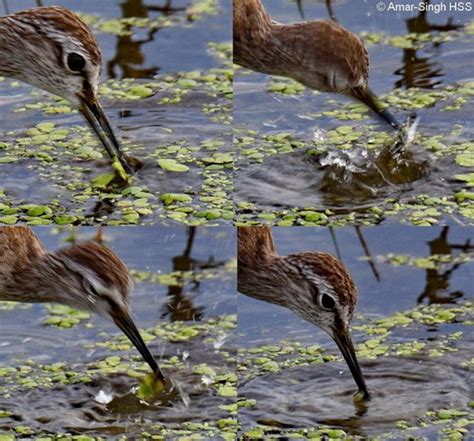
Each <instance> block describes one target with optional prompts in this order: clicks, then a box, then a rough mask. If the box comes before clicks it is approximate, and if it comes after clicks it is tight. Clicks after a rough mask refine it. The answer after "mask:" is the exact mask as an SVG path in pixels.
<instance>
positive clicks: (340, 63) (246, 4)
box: [233, 0, 398, 128]
mask: <svg viewBox="0 0 474 441" xmlns="http://www.w3.org/2000/svg"><path fill="white" fill-rule="evenodd" d="M233 13H234V26H233V27H234V61H235V63H237V64H240V65H241V66H244V67H246V68H248V69H252V70H255V71H257V72H262V73H265V74H270V75H280V76H286V77H290V78H293V79H295V80H297V81H299V82H300V83H302V84H304V85H305V86H307V87H310V88H312V89H317V90H321V91H326V92H337V93H342V94H345V95H348V96H351V97H352V98H355V99H357V100H359V101H362V102H363V103H364V104H366V105H367V106H368V107H370V108H371V109H372V110H374V111H375V112H376V113H377V114H378V115H379V116H380V117H382V118H383V119H384V120H385V121H387V122H388V123H389V124H390V125H391V126H393V127H394V128H398V123H397V122H396V120H395V119H394V117H393V116H392V115H391V114H390V113H389V112H388V111H387V110H382V109H381V108H380V106H379V104H378V103H377V102H376V98H375V96H374V95H373V93H372V92H371V91H370V89H369V87H368V76H369V55H368V53H367V49H366V47H365V45H364V43H363V42H362V40H361V39H360V38H359V37H358V36H357V35H355V34H353V33H352V32H350V31H348V30H347V29H345V28H344V27H342V26H341V25H339V24H338V23H336V22H334V21H328V20H312V21H307V22H302V23H292V24H281V23H277V22H275V21H272V20H271V18H270V16H269V15H268V13H267V12H266V11H265V8H264V7H263V4H262V2H261V0H233Z"/></svg>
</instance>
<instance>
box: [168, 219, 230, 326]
mask: <svg viewBox="0 0 474 441" xmlns="http://www.w3.org/2000/svg"><path fill="white" fill-rule="evenodd" d="M196 232H197V229H196V227H194V226H193V227H188V228H187V232H186V235H187V239H186V245H185V248H184V250H183V252H182V254H180V255H178V256H174V257H173V271H176V272H186V273H187V272H192V277H191V278H190V279H187V278H184V277H183V276H180V275H178V276H177V280H178V283H177V284H176V285H171V286H169V287H168V296H169V300H168V302H167V303H166V305H165V306H164V308H165V312H164V313H163V315H162V318H165V317H169V319H170V320H171V321H188V320H192V321H199V320H201V319H202V318H203V312H204V307H202V306H194V304H193V299H192V296H190V295H188V294H186V293H185V290H187V288H189V292H190V293H191V294H192V295H194V294H197V293H199V291H200V287H201V282H200V279H199V272H200V271H202V270H204V269H208V268H219V267H222V266H224V265H225V263H226V262H225V261H224V260H220V261H216V260H214V257H213V256H210V257H209V259H208V260H205V261H203V260H198V259H194V258H192V257H191V252H192V248H193V243H194V239H195V236H196Z"/></svg>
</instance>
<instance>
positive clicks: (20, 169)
mask: <svg viewBox="0 0 474 441" xmlns="http://www.w3.org/2000/svg"><path fill="white" fill-rule="evenodd" d="M7 3H8V5H9V12H14V11H17V10H20V9H24V8H27V7H32V6H34V2H33V1H27V0H24V1H19V2H7ZM203 3H205V2H203V1H202V0H195V1H193V2H186V1H182V0H174V1H172V2H169V5H168V6H170V7H171V9H170V10H167V9H166V8H165V9H164V10H161V11H160V10H159V8H158V7H159V6H160V5H159V4H157V5H148V4H145V3H144V2H142V1H141V0H131V1H126V2H121V1H118V0H117V1H112V2H106V4H105V3H104V4H103V2H95V3H91V2H81V1H78V0H76V1H65V2H57V3H56V4H60V5H65V6H67V7H69V8H71V9H72V10H75V11H78V12H81V13H82V14H85V17H86V20H87V21H88V22H91V23H92V28H93V30H94V33H95V35H96V36H97V38H98V41H99V44H100V47H101V50H102V54H103V65H104V69H103V81H106V80H108V79H109V80H111V81H112V82H111V83H110V82H109V83H107V84H106V87H107V88H108V89H102V93H101V95H102V99H101V100H102V103H103V107H104V108H105V110H106V113H107V115H108V116H109V118H110V120H111V124H112V126H113V128H114V130H115V132H116V135H117V137H118V138H119V140H120V141H121V143H122V147H123V150H124V151H125V152H126V153H127V154H129V155H131V156H133V157H136V158H138V159H140V160H141V161H143V162H145V164H146V165H147V168H146V169H142V170H140V171H139V172H138V173H137V174H136V175H135V176H133V178H132V180H131V182H130V183H129V185H128V186H126V187H125V188H123V187H120V186H119V187H116V186H115V187H114V186H113V185H112V186H108V187H106V188H101V187H98V186H97V185H95V184H94V178H97V177H98V176H100V175H102V174H104V173H110V172H111V170H112V169H111V167H110V165H109V164H108V161H107V160H106V159H105V156H104V157H103V159H100V157H101V156H103V155H105V153H104V150H103V148H102V146H101V145H100V144H99V143H98V142H97V140H96V139H95V137H94V136H92V134H91V133H90V131H89V129H88V128H87V126H86V123H85V121H84V120H83V117H82V116H81V115H80V114H78V113H77V112H72V113H71V111H67V112H66V113H58V114H48V113H47V112H48V110H45V109H44V106H47V107H48V108H49V109H50V110H51V106H53V112H54V111H56V110H57V108H58V103H57V102H55V101H54V99H53V97H52V96H51V95H48V94H47V93H45V92H41V91H38V90H36V89H33V88H31V87H30V86H27V85H24V84H21V83H17V82H12V81H11V80H9V79H4V80H3V81H0V112H1V114H2V121H1V122H0V143H2V144H0V190H1V191H2V192H3V193H4V194H3V193H2V196H0V199H1V203H2V204H5V205H6V206H7V207H8V209H4V208H2V211H0V222H2V223H13V220H12V219H13V218H11V217H10V218H6V219H4V215H5V216H13V217H14V218H16V219H17V220H25V216H26V217H27V216H28V214H27V213H26V212H25V210H24V205H25V204H35V205H40V206H47V207H48V208H49V210H47V211H48V212H49V211H51V213H49V215H48V216H39V219H36V220H35V221H36V222H37V223H41V224H48V223H51V222H56V220H55V219H56V218H57V217H58V216H64V215H67V216H72V218H71V219H72V222H74V223H76V224H92V223H97V222H98V221H105V222H114V223H118V224H134V223H143V224H156V223H159V222H162V223H170V224H175V223H176V222H191V221H193V222H194V223H206V222H208V221H209V220H210V219H208V218H207V217H206V214H207V211H209V210H214V216H213V219H212V221H213V223H214V224H217V223H223V222H225V217H227V218H228V217H229V216H228V215H227V216H226V211H225V210H227V209H228V208H229V207H230V206H231V196H230V195H229V194H228V192H229V191H230V188H231V174H230V171H229V161H230V159H226V160H227V162H222V161H221V162H219V163H218V164H217V163H215V161H214V159H215V156H214V154H215V153H220V154H224V153H227V154H228V153H229V152H231V150H232V131H231V130H232V129H231V126H230V124H229V122H230V116H231V107H230V100H229V99H228V97H227V96H226V94H227V93H228V91H227V90H226V89H227V88H229V87H230V82H229V75H228V74H227V72H228V69H229V60H230V52H229V51H228V48H229V47H230V42H231V33H230V29H231V26H230V22H231V18H230V5H229V4H228V2H226V1H220V0H216V1H211V2H208V3H209V5H210V7H209V8H207V9H205V10H204V13H202V14H199V15H198V16H197V17H196V19H195V20H191V19H190V16H189V14H190V11H191V10H192V9H191V8H193V7H197V6H199V5H202V4H203ZM165 4H167V2H165ZM161 6H164V5H161ZM154 7H156V8H158V9H154ZM2 9H3V8H2ZM0 12H2V13H3V11H0ZM91 17H92V18H91ZM122 17H123V18H124V19H125V18H138V19H142V20H149V22H148V25H145V26H144V27H140V26H134V27H131V28H130V29H129V31H131V35H127V34H125V35H122V34H119V35H116V34H114V33H113V32H117V31H116V30H115V28H114V26H116V23H119V22H117V21H115V22H114V21H110V20H112V19H119V18H122ZM97 19H100V20H102V21H99V22H95V21H94V20H97ZM107 20H109V21H107ZM165 20H167V21H166V22H165ZM103 23H105V24H106V25H107V23H109V24H108V26H109V28H104V27H103V26H102V24H103ZM154 23H155V24H156V23H158V29H153V27H152V26H153V24H154ZM101 26H102V27H101ZM212 44H225V46H223V47H222V48H220V47H219V48H217V49H216V50H214V49H213V47H211V45H212ZM127 81H133V83H127ZM137 86H144V87H145V86H146V87H147V89H146V90H145V96H144V97H143V98H139V99H137V97H135V99H131V98H130V95H128V97H127V96H126V95H122V96H120V95H117V93H116V91H117V90H130V88H131V87H137ZM111 87H112V88H113V87H115V89H113V90H115V92H113V91H112V89H111ZM117 88H118V89H117ZM148 95H149V96H148ZM132 98H133V96H132ZM170 99H171V102H170V101H167V100H170ZM59 105H60V106H62V107H64V105H67V103H64V104H63V103H60V104H59ZM35 106H36V107H35ZM38 106H39V108H38ZM66 110H67V109H66ZM44 122H51V123H54V124H55V126H54V130H53V132H52V135H53V136H51V135H48V134H47V133H36V135H38V134H39V135H45V134H46V135H47V136H45V137H43V139H42V138H41V136H40V138H36V140H35V138H34V135H35V132H34V130H33V131H32V129H34V128H35V126H36V125H37V124H38V123H44ZM64 129H67V130H69V133H67V132H66V134H64ZM58 131H59V132H58ZM50 133H51V132H50ZM58 133H59V134H58ZM19 140H20V141H19ZM3 143H4V144H3ZM209 144H211V145H209ZM84 147H86V148H85V149H84ZM46 155H47V156H46ZM203 158H207V159H206V160H205V161H204V162H203ZM209 158H210V159H209ZM220 158H222V156H221V157H220ZM160 159H174V160H176V161H177V162H178V163H179V164H181V165H185V166H186V167H187V168H186V169H185V170H186V171H181V172H174V171H167V170H165V169H163V168H162V167H161V166H159V165H158V164H157V161H158V160H160ZM2 161H5V162H2ZM210 166H214V167H210ZM209 167H210V169H209ZM213 168H214V170H213ZM210 176H212V177H214V178H215V183H214V184H213V185H209V184H208V183H207V182H206V180H207V179H209V177H210ZM65 183H66V184H67V185H64V184H65ZM209 187H211V189H210V188H209ZM130 188H135V189H139V190H140V191H139V192H138V193H140V194H142V195H143V194H147V196H146V197H145V198H143V197H142V196H140V197H136V196H135V194H133V193H132V194H131V193H130V192H129V191H128V192H127V189H128V190H129V189H130ZM211 190H212V191H213V192H218V191H219V192H222V196H221V197H220V199H219V201H218V203H217V202H216V201H215V200H214V199H213V200H211V201H209V200H207V201H206V202H204V201H203V200H202V199H201V198H205V197H206V196H209V192H210V191H211ZM166 193H173V194H175V193H178V194H184V195H185V199H186V200H185V201H182V202H177V203H176V204H171V206H170V204H169V203H168V204H165V203H163V200H161V199H160V196H162V195H163V194H166ZM140 199H142V200H141V201H139V202H138V205H137V200H140ZM143 199H145V200H143ZM104 204H105V205H106V209H103V208H102V205H104ZM176 208H180V209H181V213H180V214H179V213H178V214H176V212H175V209H176ZM51 214H52V215H51ZM130 214H131V216H130ZM28 220H30V221H31V219H28ZM72 222H69V223H72Z"/></svg>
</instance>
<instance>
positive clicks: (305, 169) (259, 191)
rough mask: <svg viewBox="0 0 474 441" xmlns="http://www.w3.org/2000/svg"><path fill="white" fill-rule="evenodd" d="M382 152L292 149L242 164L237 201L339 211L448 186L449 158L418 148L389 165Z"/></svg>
mask: <svg viewBox="0 0 474 441" xmlns="http://www.w3.org/2000/svg"><path fill="white" fill-rule="evenodd" d="M390 161H391V160H390V158H387V157H384V152H382V153H380V154H379V153H374V152H371V151H367V150H365V149H356V151H355V152H354V151H350V152H345V151H334V152H328V153H325V154H321V155H317V156H314V155H309V154H308V153H307V152H306V151H298V152H296V151H295V152H292V153H290V154H283V155H277V156H274V157H271V158H267V159H266V160H265V161H264V163H262V164H255V165H250V166H246V167H244V168H242V169H241V170H240V171H239V172H238V174H237V176H236V179H235V181H234V189H235V194H236V199H237V201H249V202H253V203H257V204H259V205H260V206H261V207H260V208H268V209H270V210H272V209H274V208H275V207H278V206H280V207H316V208H317V209H328V208H329V209H333V210H340V211H346V210H349V211H352V210H360V209H364V208H367V207H371V206H376V205H380V204H381V203H383V201H384V200H385V199H387V198H401V197H402V198H409V197H411V196H416V195H418V194H420V193H423V194H424V193H426V194H429V195H432V196H435V195H438V194H439V193H440V192H441V189H443V192H446V189H445V188H446V187H447V186H448V185H449V184H448V183H447V182H446V179H445V176H451V174H450V173H451V170H453V167H454V166H455V163H454V161H453V159H452V158H445V159H441V160H437V161H436V162H435V161H433V160H431V159H430V158H429V157H428V154H427V153H426V152H425V151H424V150H422V149H418V148H413V149H411V150H410V151H409V152H406V157H405V158H404V160H403V162H401V163H399V164H398V165H397V167H393V166H392V165H393V164H391V162H390ZM453 173H454V172H453Z"/></svg>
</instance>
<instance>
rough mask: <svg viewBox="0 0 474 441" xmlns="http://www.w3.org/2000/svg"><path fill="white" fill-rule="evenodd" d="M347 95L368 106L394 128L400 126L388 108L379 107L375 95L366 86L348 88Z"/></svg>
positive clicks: (396, 128)
mask: <svg viewBox="0 0 474 441" xmlns="http://www.w3.org/2000/svg"><path fill="white" fill-rule="evenodd" d="M349 95H350V96H352V97H353V98H355V99H357V100H359V101H361V102H363V103H364V104H365V105H366V106H368V107H370V108H371V109H372V110H373V111H374V112H375V113H376V114H377V115H378V116H379V117H380V118H382V119H383V120H385V121H386V122H388V123H389V124H390V125H391V126H392V127H393V128H394V129H395V130H398V129H399V128H400V124H399V122H398V121H397V120H396V119H395V117H394V116H393V115H392V114H391V113H390V112H389V110H388V109H382V108H381V107H380V104H379V103H378V102H377V97H376V96H375V95H374V93H373V92H372V91H371V90H370V89H369V88H368V87H365V86H361V87H354V88H352V89H350V93H349Z"/></svg>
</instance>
